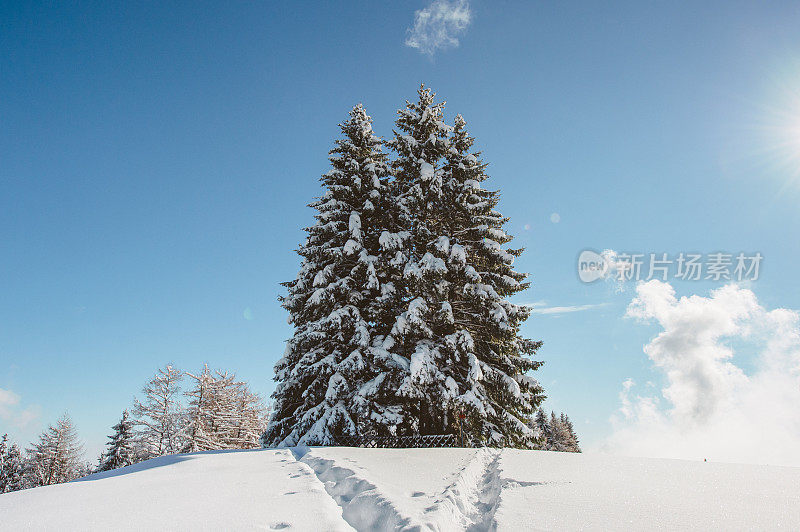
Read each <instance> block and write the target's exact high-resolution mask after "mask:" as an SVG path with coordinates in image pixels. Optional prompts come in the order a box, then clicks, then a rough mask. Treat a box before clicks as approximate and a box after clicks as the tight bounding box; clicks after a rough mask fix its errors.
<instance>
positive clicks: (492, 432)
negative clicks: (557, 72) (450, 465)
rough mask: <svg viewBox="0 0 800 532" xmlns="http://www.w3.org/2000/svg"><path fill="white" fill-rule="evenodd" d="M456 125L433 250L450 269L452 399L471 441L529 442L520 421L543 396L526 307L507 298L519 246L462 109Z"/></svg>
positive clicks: (516, 278) (518, 285) (521, 277)
mask: <svg viewBox="0 0 800 532" xmlns="http://www.w3.org/2000/svg"><path fill="white" fill-rule="evenodd" d="M454 126H455V127H454V128H453V133H452V136H451V139H450V140H451V142H450V146H449V149H448V152H447V155H446V160H447V162H446V164H445V167H444V169H443V177H442V181H443V196H442V199H443V201H442V202H441V205H442V207H441V210H440V215H439V218H440V228H439V233H440V234H441V235H442V237H440V240H439V241H438V242H437V245H436V246H434V250H433V252H434V253H436V252H437V251H438V252H439V253H440V254H441V255H440V256H441V259H442V260H444V261H446V262H447V267H448V273H447V275H446V276H445V280H446V281H447V282H448V297H449V301H448V310H449V311H451V312H452V316H450V319H451V320H452V329H448V333H449V336H448V337H447V338H448V341H447V345H448V347H449V351H450V353H451V356H452V357H453V364H454V366H455V367H456V368H458V369H457V371H456V372H455V374H454V375H452V377H453V378H454V379H455V380H456V382H457V383H458V385H459V393H460V395H459V396H458V397H457V398H456V400H455V403H456V405H457V408H459V409H463V411H464V413H465V414H466V420H465V423H464V425H465V430H466V431H467V433H469V434H470V435H471V436H472V437H473V438H474V439H477V440H478V441H483V442H485V443H487V444H490V445H508V446H513V447H533V446H535V445H536V439H535V433H534V432H533V431H531V430H530V428H529V427H528V426H527V424H526V423H525V421H526V420H527V419H528V418H529V417H530V415H531V414H532V413H533V412H535V410H536V408H537V407H538V405H539V404H540V403H541V401H542V400H543V399H544V394H543V390H542V388H541V386H540V385H539V383H538V382H537V381H536V380H535V379H534V378H533V377H532V376H531V375H530V372H532V371H535V370H536V369H538V368H539V367H540V366H541V365H542V362H540V361H536V360H534V359H533V358H532V357H533V356H534V355H535V354H536V351H537V350H538V349H539V347H540V346H541V342H539V341H532V340H528V339H526V338H523V337H521V336H520V327H521V325H522V323H523V322H524V321H525V320H527V318H528V317H529V316H530V309H529V308H528V307H526V306H521V305H516V304H514V303H511V302H510V301H509V300H508V298H509V297H511V296H513V295H514V294H516V293H519V292H521V291H523V290H525V289H526V288H527V287H528V285H529V283H527V282H525V279H526V277H527V274H524V273H520V272H517V271H516V270H515V269H514V259H515V258H516V257H518V256H519V255H520V254H521V253H522V250H521V249H508V248H505V247H504V246H506V245H507V244H508V243H510V242H511V240H512V237H511V236H510V235H508V234H507V233H506V232H505V230H504V229H503V226H504V225H505V224H506V223H507V221H508V219H507V218H505V217H504V216H503V215H502V214H500V213H499V212H498V211H497V210H496V207H497V204H498V201H499V192H497V191H490V190H486V189H484V188H482V186H481V183H482V182H484V181H485V180H486V179H487V178H488V176H487V175H486V173H485V170H486V167H487V164H486V163H484V162H482V161H481V160H480V153H479V152H472V151H471V149H472V146H473V143H474V139H473V138H472V137H470V136H469V134H468V133H467V130H466V122H465V120H464V119H463V118H462V117H461V115H457V116H456V118H455V121H454ZM446 239H449V242H448V240H446ZM447 244H449V249H448V247H447ZM451 331H452V332H451Z"/></svg>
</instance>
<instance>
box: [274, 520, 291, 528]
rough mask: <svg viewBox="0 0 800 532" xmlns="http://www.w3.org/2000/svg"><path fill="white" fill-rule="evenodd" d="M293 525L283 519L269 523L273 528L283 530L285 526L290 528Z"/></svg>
mask: <svg viewBox="0 0 800 532" xmlns="http://www.w3.org/2000/svg"><path fill="white" fill-rule="evenodd" d="M291 526H292V525H290V524H289V523H284V522H283V521H281V522H279V523H272V524H271V525H269V528H270V529H271V530H283V529H284V528H290V527H291Z"/></svg>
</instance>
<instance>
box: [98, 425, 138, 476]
mask: <svg viewBox="0 0 800 532" xmlns="http://www.w3.org/2000/svg"><path fill="white" fill-rule="evenodd" d="M111 428H112V430H113V431H114V434H112V435H111V436H109V437H108V439H109V440H110V441H109V442H108V444H106V445H107V447H108V450H106V452H105V453H103V455H102V456H101V457H100V465H99V466H98V467H97V471H110V470H111V469H117V468H119V467H125V466H129V465H131V464H133V463H135V462H136V459H137V452H136V441H135V439H134V438H135V435H134V424H133V421H131V420H130V419H128V411H127V410H123V412H122V418H121V419H120V420H119V423H117V424H116V425H114V426H113V427H111Z"/></svg>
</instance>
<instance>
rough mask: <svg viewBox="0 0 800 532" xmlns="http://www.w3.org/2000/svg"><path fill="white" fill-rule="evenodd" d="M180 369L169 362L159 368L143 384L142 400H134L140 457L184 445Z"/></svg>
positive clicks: (179, 447)
mask: <svg viewBox="0 0 800 532" xmlns="http://www.w3.org/2000/svg"><path fill="white" fill-rule="evenodd" d="M181 379H182V374H181V372H180V371H179V370H178V369H177V368H175V367H173V366H172V365H169V364H168V365H166V366H165V367H164V368H159V370H158V372H157V373H156V375H155V376H154V377H153V378H152V379H151V380H150V381H149V382H148V383H147V384H146V385H145V386H144V388H143V389H142V393H143V394H144V402H140V401H139V400H138V399H134V403H133V416H134V418H135V424H136V425H138V426H139V427H140V430H139V433H138V439H139V442H140V444H141V447H142V449H143V452H144V453H145V456H143V457H142V458H150V457H153V456H163V455H165V454H173V453H176V452H179V451H180V449H181V447H182V445H183V441H182V438H183V428H182V426H181V421H182V418H183V412H182V409H181V404H180V395H179V394H180V382H181Z"/></svg>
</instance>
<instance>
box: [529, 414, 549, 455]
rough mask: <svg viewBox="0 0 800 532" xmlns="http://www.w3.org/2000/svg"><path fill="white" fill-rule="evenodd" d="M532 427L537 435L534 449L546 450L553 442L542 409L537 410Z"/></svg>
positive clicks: (545, 415)
mask: <svg viewBox="0 0 800 532" xmlns="http://www.w3.org/2000/svg"><path fill="white" fill-rule="evenodd" d="M533 426H534V427H535V429H536V432H537V433H538V440H537V445H536V448H537V449H542V450H547V449H548V447H549V445H550V442H551V441H552V440H553V430H552V428H551V427H550V423H549V422H548V421H547V414H545V412H544V409H542V408H539V410H537V411H536V417H535V418H534V421H533Z"/></svg>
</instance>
